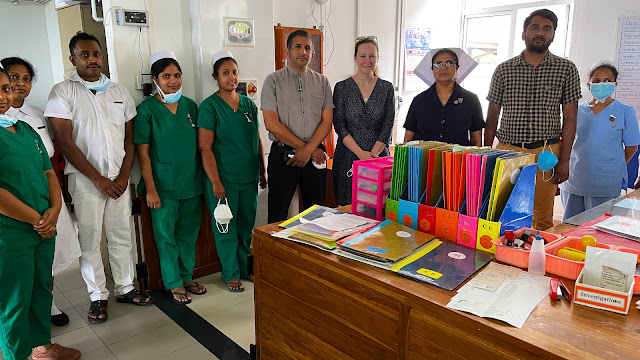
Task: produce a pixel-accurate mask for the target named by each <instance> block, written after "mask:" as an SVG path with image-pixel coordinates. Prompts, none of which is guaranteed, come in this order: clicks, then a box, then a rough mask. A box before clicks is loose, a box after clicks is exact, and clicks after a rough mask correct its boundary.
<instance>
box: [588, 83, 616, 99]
mask: <svg viewBox="0 0 640 360" xmlns="http://www.w3.org/2000/svg"><path fill="white" fill-rule="evenodd" d="M589 84H590V85H589V92H591V96H593V98H594V99H595V100H596V104H598V103H603V102H605V101H606V100H607V98H609V96H611V95H613V93H614V92H615V91H616V84H615V83H612V82H601V83H589Z"/></svg>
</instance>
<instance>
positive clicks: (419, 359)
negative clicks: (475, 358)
mask: <svg viewBox="0 0 640 360" xmlns="http://www.w3.org/2000/svg"><path fill="white" fill-rule="evenodd" d="M433 340H434V341H438V337H437V336H436V337H434V339H433ZM407 345H408V349H407V360H441V359H452V360H464V358H463V357H462V356H460V355H458V354H456V353H454V352H452V351H450V350H448V349H445V348H444V347H442V346H440V345H438V344H436V343H434V342H432V341H431V340H427V339H425V338H423V337H422V336H419V335H417V334H415V333H413V332H409V342H408V344H407Z"/></svg>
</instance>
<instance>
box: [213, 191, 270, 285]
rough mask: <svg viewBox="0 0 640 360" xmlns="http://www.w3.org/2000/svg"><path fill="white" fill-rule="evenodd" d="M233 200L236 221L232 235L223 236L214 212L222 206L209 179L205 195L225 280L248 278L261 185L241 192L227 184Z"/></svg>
mask: <svg viewBox="0 0 640 360" xmlns="http://www.w3.org/2000/svg"><path fill="white" fill-rule="evenodd" d="M222 185H224V190H225V193H226V196H227V200H228V201H229V207H230V208H231V213H232V214H233V219H231V222H230V223H229V232H228V233H226V234H222V233H220V231H218V228H217V227H216V220H215V218H214V217H213V211H214V210H215V208H216V206H217V205H218V198H216V197H215V196H214V195H213V186H212V185H211V181H209V179H206V180H205V185H204V193H205V199H206V200H207V206H208V207H209V213H211V223H212V227H213V235H214V236H213V237H214V239H215V242H216V250H217V251H218V257H219V258H220V263H221V264H222V281H224V282H227V281H229V280H232V279H238V278H241V277H247V276H248V274H249V272H248V265H247V256H248V255H249V254H250V252H251V250H250V247H251V236H252V235H253V227H254V225H255V223H256V209H257V208H258V184H257V183H255V184H251V185H247V186H244V187H242V188H240V189H236V188H233V187H229V186H227V184H225V183H223V184H222Z"/></svg>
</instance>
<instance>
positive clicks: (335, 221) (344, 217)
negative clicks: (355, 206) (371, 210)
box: [300, 214, 368, 231]
mask: <svg viewBox="0 0 640 360" xmlns="http://www.w3.org/2000/svg"><path fill="white" fill-rule="evenodd" d="M300 222H301V223H303V224H305V223H310V224H313V225H317V226H319V227H321V228H323V229H326V230H328V231H344V230H347V229H352V228H356V227H359V226H362V225H366V224H367V223H368V221H367V220H366V219H363V218H362V217H360V216H358V215H351V214H333V215H329V216H323V217H320V218H317V219H314V220H311V221H307V220H305V219H304V218H302V219H300Z"/></svg>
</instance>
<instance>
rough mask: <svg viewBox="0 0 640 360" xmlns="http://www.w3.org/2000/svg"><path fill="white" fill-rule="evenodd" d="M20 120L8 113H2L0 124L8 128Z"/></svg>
mask: <svg viewBox="0 0 640 360" xmlns="http://www.w3.org/2000/svg"><path fill="white" fill-rule="evenodd" d="M17 122H18V119H16V118H14V117H12V116H9V115H7V114H0V126H2V127H3V128H8V127H9V126H12V125H15V124H16V123H17Z"/></svg>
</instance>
